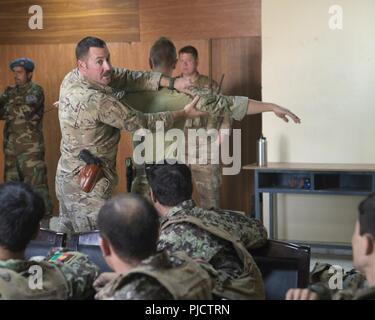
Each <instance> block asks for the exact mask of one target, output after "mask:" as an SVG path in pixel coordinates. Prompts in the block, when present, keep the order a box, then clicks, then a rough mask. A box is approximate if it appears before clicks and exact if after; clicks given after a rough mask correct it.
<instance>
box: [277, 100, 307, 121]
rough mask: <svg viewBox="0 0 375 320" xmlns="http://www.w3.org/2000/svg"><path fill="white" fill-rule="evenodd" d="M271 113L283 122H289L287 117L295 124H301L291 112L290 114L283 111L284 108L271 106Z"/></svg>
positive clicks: (287, 111) (288, 111)
mask: <svg viewBox="0 0 375 320" xmlns="http://www.w3.org/2000/svg"><path fill="white" fill-rule="evenodd" d="M272 111H273V113H274V114H275V115H276V116H277V117H279V118H281V119H283V120H284V121H285V122H289V119H288V118H287V117H289V118H291V119H292V120H293V121H294V122H295V123H301V119H300V118H298V117H297V116H296V115H295V114H294V113H293V112H291V111H290V110H288V109H285V108H283V107H280V106H278V105H276V104H275V105H274V106H273V108H272Z"/></svg>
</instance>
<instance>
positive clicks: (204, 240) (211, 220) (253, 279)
mask: <svg viewBox="0 0 375 320" xmlns="http://www.w3.org/2000/svg"><path fill="white" fill-rule="evenodd" d="M167 162H168V161H167ZM147 177H148V179H149V184H150V188H151V195H150V196H151V199H152V201H153V202H154V205H155V208H156V209H157V210H158V212H159V215H160V216H161V217H162V222H161V231H160V237H159V242H158V249H159V250H163V249H166V250H168V251H169V252H175V251H184V252H186V253H187V254H188V255H189V256H190V257H192V258H193V259H201V260H203V261H206V262H208V263H209V264H210V265H211V266H212V267H213V268H214V269H215V270H216V272H217V281H216V283H215V288H214V290H213V294H214V296H215V298H225V299H264V298H265V292H264V287H263V281H262V277H261V273H260V271H259V269H258V267H257V266H256V264H255V262H254V260H253V258H252V256H251V255H250V254H249V252H248V251H247V250H250V249H255V248H258V247H260V246H262V245H263V244H265V242H266V240H267V232H266V230H265V228H264V226H263V225H262V224H261V222H259V221H257V220H255V219H251V218H249V217H247V216H245V215H244V214H241V213H238V212H232V211H226V210H219V209H215V210H204V209H202V208H199V207H197V206H196V205H195V203H194V201H193V200H192V199H191V197H192V192H193V187H192V178H191V171H190V169H189V167H188V166H186V165H185V164H173V165H172V164H167V163H166V164H156V165H153V166H150V167H148V169H147Z"/></svg>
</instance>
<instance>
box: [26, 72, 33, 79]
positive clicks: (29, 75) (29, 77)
mask: <svg viewBox="0 0 375 320" xmlns="http://www.w3.org/2000/svg"><path fill="white" fill-rule="evenodd" d="M32 77H33V73H32V72H28V73H27V80H29V81H30V80H31V79H32Z"/></svg>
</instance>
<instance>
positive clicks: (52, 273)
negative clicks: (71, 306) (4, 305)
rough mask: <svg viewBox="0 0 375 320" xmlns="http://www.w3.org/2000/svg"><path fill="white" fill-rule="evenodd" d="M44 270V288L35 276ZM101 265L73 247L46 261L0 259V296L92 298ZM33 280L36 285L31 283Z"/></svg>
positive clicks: (17, 297) (18, 297)
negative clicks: (97, 264)
mask: <svg viewBox="0 0 375 320" xmlns="http://www.w3.org/2000/svg"><path fill="white" fill-rule="evenodd" d="M38 269H39V270H41V274H42V288H38V286H37V283H36V282H34V280H33V276H35V275H36V273H34V272H35V270H38ZM98 274H99V269H98V267H97V266H96V265H95V264H93V263H92V262H91V261H90V260H89V259H88V257H87V256H86V255H84V254H82V253H79V252H73V251H63V250H61V251H58V250H57V251H54V252H52V253H51V255H50V256H49V257H48V258H47V259H46V261H40V262H36V261H25V260H6V261H0V299H1V300H2V299H6V300H15V299H16V300H24V299H31V300H47V299H54V300H55V299H59V300H60V299H64V300H65V299H88V298H93V295H94V293H95V292H94V289H93V286H92V285H93V282H94V280H95V279H96V277H97V276H98ZM30 282H31V283H33V284H34V285H35V286H32V285H30Z"/></svg>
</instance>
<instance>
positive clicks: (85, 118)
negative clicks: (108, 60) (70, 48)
mask: <svg viewBox="0 0 375 320" xmlns="http://www.w3.org/2000/svg"><path fill="white" fill-rule="evenodd" d="M160 77H161V74H160V73H146V72H145V73H141V72H135V71H129V70H126V69H117V68H114V69H113V74H112V81H111V83H110V86H111V87H109V86H101V85H98V84H94V83H90V82H88V81H87V80H85V78H84V77H83V76H82V75H81V74H80V73H79V71H78V69H74V70H73V71H71V72H70V73H68V74H67V75H66V76H65V78H64V80H63V82H62V84H61V87H60V99H59V121H60V127H61V133H62V139H61V147H60V150H61V158H60V160H59V164H58V169H57V171H58V173H60V174H64V175H65V176H73V175H74V174H76V173H77V172H78V171H79V170H80V169H81V168H82V167H83V166H84V164H85V163H84V162H83V161H81V160H79V158H78V154H79V152H80V151H81V150H82V149H88V150H89V151H91V153H92V154H93V155H95V156H97V157H99V158H100V159H101V160H102V164H103V170H104V174H105V175H106V177H107V178H108V179H109V180H110V181H111V182H115V183H116V182H117V174H116V154H117V147H118V142H119V140H120V130H121V129H126V130H128V131H134V130H136V129H138V128H141V127H146V128H150V129H155V123H156V121H163V122H164V123H165V126H166V127H167V128H168V127H170V126H171V125H172V123H173V116H172V115H171V113H170V112H164V113H154V114H142V113H140V112H138V111H136V110H134V109H132V108H131V107H129V106H127V105H124V104H122V103H120V102H119V100H118V99H117V97H119V96H121V95H122V94H121V92H122V91H123V90H125V89H126V90H128V91H136V90H157V89H158V86H159V82H160ZM120 88H121V89H120ZM116 90H117V91H116ZM120 90H122V91H120Z"/></svg>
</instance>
